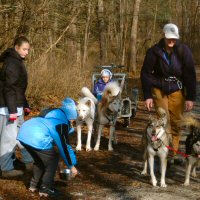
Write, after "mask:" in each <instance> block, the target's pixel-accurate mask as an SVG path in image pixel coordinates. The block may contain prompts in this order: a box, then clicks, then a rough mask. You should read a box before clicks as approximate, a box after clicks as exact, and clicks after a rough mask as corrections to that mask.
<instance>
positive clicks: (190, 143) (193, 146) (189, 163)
mask: <svg viewBox="0 0 200 200" xmlns="http://www.w3.org/2000/svg"><path fill="white" fill-rule="evenodd" d="M183 119H184V120H183V122H181V124H182V125H184V126H186V127H187V128H188V129H189V135H188V136H187V139H186V141H185V147H186V155H187V157H186V171H185V182H184V184H183V185H184V186H188V185H190V173H191V170H192V169H193V170H192V174H191V175H192V176H193V177H196V176H197V175H196V167H197V166H198V165H200V124H199V123H198V121H197V120H196V119H195V118H194V116H192V115H191V116H186V117H184V118H183Z"/></svg>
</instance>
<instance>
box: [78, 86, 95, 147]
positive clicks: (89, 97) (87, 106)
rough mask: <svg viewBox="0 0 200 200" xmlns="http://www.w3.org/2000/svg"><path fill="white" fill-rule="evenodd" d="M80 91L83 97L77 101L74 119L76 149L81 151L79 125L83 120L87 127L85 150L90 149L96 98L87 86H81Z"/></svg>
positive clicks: (80, 125)
mask: <svg viewBox="0 0 200 200" xmlns="http://www.w3.org/2000/svg"><path fill="white" fill-rule="evenodd" d="M81 93H82V95H83V96H84V97H83V98H81V99H80V100H79V101H78V105H77V112H78V118H77V121H76V127H77V146H76V150H77V151H81V146H82V144H81V127H82V124H83V122H85V123H86V125H87V127H88V135H87V143H86V151H91V145H90V143H91V136H92V130H93V122H94V116H95V104H97V99H96V98H95V96H94V95H93V94H92V93H91V92H90V90H89V89H88V88H87V87H83V88H82V89H81Z"/></svg>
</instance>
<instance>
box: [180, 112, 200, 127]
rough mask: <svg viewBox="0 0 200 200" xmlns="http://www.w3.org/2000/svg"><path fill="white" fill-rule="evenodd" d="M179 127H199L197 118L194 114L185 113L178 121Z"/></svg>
mask: <svg viewBox="0 0 200 200" xmlns="http://www.w3.org/2000/svg"><path fill="white" fill-rule="evenodd" d="M178 124H179V126H180V127H183V126H185V127H197V128H200V124H199V122H198V120H197V119H196V118H195V115H194V114H191V113H190V114H185V115H184V116H183V117H182V119H181V120H180V122H179V123H178Z"/></svg>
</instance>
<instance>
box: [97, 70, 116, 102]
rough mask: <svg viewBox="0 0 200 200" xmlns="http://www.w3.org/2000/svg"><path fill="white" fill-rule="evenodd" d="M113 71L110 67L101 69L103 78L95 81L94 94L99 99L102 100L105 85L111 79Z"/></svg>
mask: <svg viewBox="0 0 200 200" xmlns="http://www.w3.org/2000/svg"><path fill="white" fill-rule="evenodd" d="M111 78H112V73H111V71H110V70H108V69H103V70H102V71H101V78H100V79H99V80H98V81H97V82H96V83H95V85H94V91H93V94H94V96H95V97H97V99H98V101H100V100H101V98H102V94H103V90H104V88H105V86H106V85H107V84H108V83H109V82H110V81H111Z"/></svg>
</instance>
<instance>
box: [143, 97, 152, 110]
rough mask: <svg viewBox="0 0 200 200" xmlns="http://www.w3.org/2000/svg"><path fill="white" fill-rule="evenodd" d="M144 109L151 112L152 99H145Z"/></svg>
mask: <svg viewBox="0 0 200 200" xmlns="http://www.w3.org/2000/svg"><path fill="white" fill-rule="evenodd" d="M145 107H146V108H147V110H148V111H150V110H151V108H152V107H153V99H146V100H145Z"/></svg>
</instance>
